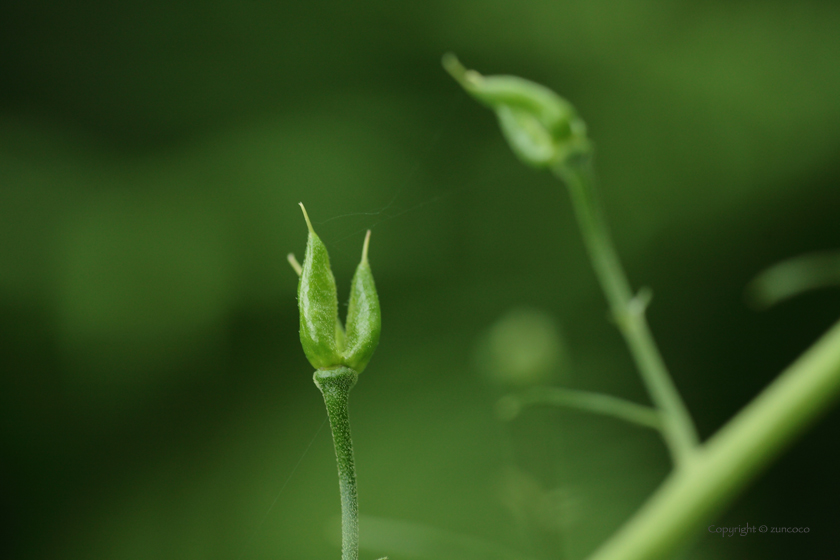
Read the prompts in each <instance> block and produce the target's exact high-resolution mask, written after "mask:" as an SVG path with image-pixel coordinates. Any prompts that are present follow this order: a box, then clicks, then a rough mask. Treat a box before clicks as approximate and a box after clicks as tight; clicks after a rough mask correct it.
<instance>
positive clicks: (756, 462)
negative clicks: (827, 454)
mask: <svg viewBox="0 0 840 560" xmlns="http://www.w3.org/2000/svg"><path fill="white" fill-rule="evenodd" d="M838 394H840V322H838V323H836V324H835V325H834V326H833V327H832V328H831V330H829V331H828V332H827V333H826V334H825V335H823V337H822V338H821V339H820V340H818V341H817V342H816V343H815V344H814V345H813V346H812V347H811V348H809V349H808V350H807V351H806V352H805V354H803V355H802V356H801V357H800V358H799V359H798V360H797V361H796V362H794V363H793V364H792V365H791V366H789V367H788V368H787V369H786V370H785V371H784V372H782V374H781V375H779V377H778V378H777V379H776V380H775V381H774V382H773V383H772V384H771V385H770V386H769V387H768V388H767V389H765V390H764V391H763V392H762V393H761V394H760V395H758V396H757V397H756V398H755V399H753V401H752V402H751V403H750V404H748V405H747V406H746V407H744V409H743V410H741V412H739V413H738V414H737V415H736V416H735V418H733V419H732V420H730V421H729V422H728V423H727V424H726V425H725V426H724V427H723V428H721V429H720V430H719V431H718V432H717V433H716V434H715V435H714V436H712V437H711V438H710V439H709V440H708V442H706V443H705V444H704V445H703V446H702V447H701V448H700V449H699V450H698V452H697V454H696V456H695V457H694V460H693V461H692V463H691V464H690V465H688V466H687V467H686V468H682V469H675V470H674V472H672V473H671V475H670V476H669V477H668V479H666V480H665V482H664V483H663V484H662V486H660V488H659V490H657V492H656V493H655V494H654V495H653V496H651V498H650V499H649V500H648V501H647V503H646V504H645V505H644V506H642V508H641V509H640V510H639V511H638V513H636V515H635V516H633V517H632V518H631V519H630V521H628V522H627V523H626V524H625V525H624V526H623V527H622V528H621V529H619V530H618V532H617V533H615V535H613V537H612V538H610V539H609V540H608V541H607V542H606V543H605V544H604V545H602V546H601V548H599V549H598V550H596V551H595V553H594V554H593V555H592V556H590V557H589V560H658V559H661V558H666V557H667V555H668V554H669V553H671V552H673V551H674V549H675V548H677V547H678V546H679V545H680V543H682V542H684V541H685V539H686V538H687V537H688V536H689V535H690V534H691V533H693V532H694V531H696V530H697V529H698V528H700V527H702V526H703V525H705V524H706V523H708V522H709V521H711V520H712V519H713V517H714V515H715V514H716V513H718V512H720V511H721V510H723V509H724V508H725V507H726V506H727V505H728V504H729V503H730V502H731V501H732V500H733V499H734V498H735V496H737V494H738V492H739V491H740V490H742V489H743V488H744V486H746V484H747V483H748V482H749V481H750V480H751V479H752V478H754V477H755V476H756V475H757V474H758V473H759V472H761V470H763V469H764V468H765V467H767V465H768V464H769V463H770V462H771V461H772V460H773V459H774V458H775V457H776V456H778V455H779V454H780V453H781V452H782V451H783V450H784V448H785V447H786V446H787V445H788V444H790V443H791V442H792V441H793V440H794V439H795V438H796V436H798V435H799V434H801V433H802V432H803V431H804V430H805V428H807V427H808V425H809V424H811V423H812V422H813V421H814V420H816V418H817V417H818V416H819V415H820V414H822V413H823V412H825V411H826V410H827V409H828V408H829V407H830V406H831V404H832V403H833V402H834V401H835V400H836V399H837V397H838Z"/></svg>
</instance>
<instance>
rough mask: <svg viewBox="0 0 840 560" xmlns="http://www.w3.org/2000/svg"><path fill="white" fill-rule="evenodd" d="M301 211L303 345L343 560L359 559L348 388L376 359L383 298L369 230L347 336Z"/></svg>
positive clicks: (319, 247) (317, 244)
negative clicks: (326, 429) (329, 455)
mask: <svg viewBox="0 0 840 560" xmlns="http://www.w3.org/2000/svg"><path fill="white" fill-rule="evenodd" d="M300 207H301V210H303V217H304V219H305V220H306V225H307V227H308V228H309V238H308V240H307V242H306V253H305V256H304V259H303V266H301V265H300V264H298V262H297V260H296V259H295V257H294V255H293V254H289V257H288V259H289V263H290V264H291V265H292V268H294V269H295V272H297V273H298V275H299V276H300V280H299V281H298V307H299V309H300V342H301V345H302V346H303V352H304V354H306V358H307V359H308V360H309V363H311V364H312V367H314V368H316V371H315V374H314V376H313V379H314V381H315V385H316V386H317V387H318V389H320V391H321V394H322V395H323V396H324V404H326V407H327V416H328V417H329V420H330V428H331V430H332V436H333V444H334V446H335V456H336V461H337V463H338V482H339V489H340V491H341V557H342V560H357V559H358V557H359V505H358V495H357V492H356V467H355V463H354V459H353V439H352V437H351V435H350V417H349V407H348V405H349V398H350V389H352V388H353V387H354V386H355V385H356V381H357V380H358V378H359V373H361V372H362V370H364V369H365V367H366V366H367V364H368V362H369V361H370V358H371V356H373V352H374V350H376V346H377V344H379V333H380V330H381V314H380V310H379V297H378V295H377V293H376V285H375V284H374V282H373V274H372V273H371V270H370V264H369V263H368V246H369V245H370V230H368V232H367V235H366V236H365V243H364V246H363V248H362V260H361V262H360V263H359V266H358V267H356V273H355V274H354V275H353V280H352V282H351V289H350V305H349V308H348V311H347V330H346V331H345V329H344V327H342V325H341V320H340V319H339V317H338V295H337V292H336V287H335V277H334V276H333V273H332V270H331V269H330V257H329V255H328V254H327V248H326V247H325V246H324V243H323V242H322V241H321V239H320V238H319V237H318V235H317V234H316V233H315V230H314V229H313V227H312V222H310V220H309V216H308V215H307V213H306V208H304V207H303V204H302V203H301V205H300Z"/></svg>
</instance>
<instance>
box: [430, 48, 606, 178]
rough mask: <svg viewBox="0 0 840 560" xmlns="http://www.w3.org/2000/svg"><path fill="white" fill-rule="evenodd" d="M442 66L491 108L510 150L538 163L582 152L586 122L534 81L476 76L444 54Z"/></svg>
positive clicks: (529, 162)
mask: <svg viewBox="0 0 840 560" xmlns="http://www.w3.org/2000/svg"><path fill="white" fill-rule="evenodd" d="M443 66H444V68H446V70H447V71H448V72H449V73H450V74H451V75H452V77H454V78H455V79H456V80H457V81H458V83H459V84H461V86H462V87H463V88H464V89H465V90H466V91H467V93H469V94H470V95H472V96H473V97H474V98H475V99H477V100H478V101H479V102H481V103H482V104H484V105H486V106H487V107H489V108H491V109H492V110H493V111H494V112H495V113H496V116H497V117H498V119H499V125H500V126H501V129H502V133H503V134H504V136H505V139H506V140H507V141H508V144H509V145H510V147H511V149H512V150H513V152H514V154H516V156H517V157H518V158H519V159H520V160H521V161H522V162H523V163H525V164H527V165H530V166H532V167H537V168H544V167H550V166H552V165H554V164H557V163H561V162H563V161H564V160H565V159H566V158H568V157H570V156H571V155H573V154H580V153H588V152H589V150H590V146H589V141H588V140H587V138H586V125H585V124H584V123H583V121H582V120H581V119H580V118H579V117H578V115H577V112H576V111H575V109H574V107H572V105H571V104H570V103H569V102H568V101H566V100H565V99H563V98H562V97H560V96H559V95H557V94H556V93H554V92H553V91H551V90H550V89H548V88H546V87H545V86H542V85H540V84H537V83H534V82H531V81H529V80H525V79H523V78H519V77H516V76H482V75H481V74H479V73H478V72H476V71H474V70H467V69H466V68H464V67H463V66H462V65H461V63H460V62H459V61H458V59H457V58H455V56H454V55H452V54H448V55H446V56H444V57H443Z"/></svg>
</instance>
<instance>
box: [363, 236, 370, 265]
mask: <svg viewBox="0 0 840 560" xmlns="http://www.w3.org/2000/svg"><path fill="white" fill-rule="evenodd" d="M368 245H370V230H367V235H365V244H364V246H362V262H363V263H367V262H368Z"/></svg>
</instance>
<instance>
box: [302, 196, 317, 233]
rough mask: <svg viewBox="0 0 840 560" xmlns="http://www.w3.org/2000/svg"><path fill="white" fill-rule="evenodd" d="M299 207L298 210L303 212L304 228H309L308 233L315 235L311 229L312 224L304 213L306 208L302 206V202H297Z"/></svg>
mask: <svg viewBox="0 0 840 560" xmlns="http://www.w3.org/2000/svg"><path fill="white" fill-rule="evenodd" d="M298 204H299V205H300V209H301V210H303V218H304V219H305V220H306V227H308V228H309V233H311V234H313V235H314V234H315V230H314V229H312V222H310V221H309V214H307V213H306V208H304V206H303V202H298Z"/></svg>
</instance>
